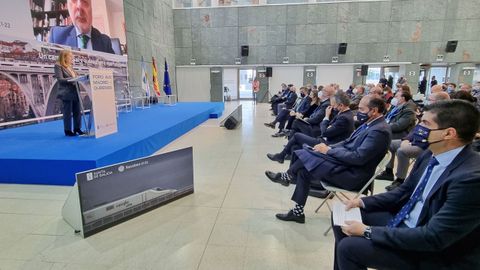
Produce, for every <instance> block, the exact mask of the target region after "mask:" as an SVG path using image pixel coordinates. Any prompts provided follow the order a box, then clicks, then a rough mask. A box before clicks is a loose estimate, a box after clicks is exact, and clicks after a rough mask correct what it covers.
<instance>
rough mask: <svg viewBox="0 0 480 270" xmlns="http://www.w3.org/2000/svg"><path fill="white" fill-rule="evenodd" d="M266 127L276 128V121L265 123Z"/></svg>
mask: <svg viewBox="0 0 480 270" xmlns="http://www.w3.org/2000/svg"><path fill="white" fill-rule="evenodd" d="M263 124H264V125H265V126H266V127H269V128H273V129H275V124H274V123H263Z"/></svg>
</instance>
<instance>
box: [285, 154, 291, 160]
mask: <svg viewBox="0 0 480 270" xmlns="http://www.w3.org/2000/svg"><path fill="white" fill-rule="evenodd" d="M284 160H292V155H286V156H285V158H284Z"/></svg>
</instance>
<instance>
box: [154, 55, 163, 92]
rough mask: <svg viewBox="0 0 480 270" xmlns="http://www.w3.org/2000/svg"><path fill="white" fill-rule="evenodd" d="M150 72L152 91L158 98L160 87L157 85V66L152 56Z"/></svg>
mask: <svg viewBox="0 0 480 270" xmlns="http://www.w3.org/2000/svg"><path fill="white" fill-rule="evenodd" d="M152 72H153V90H155V93H157V96H160V94H161V93H160V85H159V84H158V74H157V65H156V64H155V58H154V57H153V56H152Z"/></svg>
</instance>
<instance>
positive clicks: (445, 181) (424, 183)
mask: <svg viewBox="0 0 480 270" xmlns="http://www.w3.org/2000/svg"><path fill="white" fill-rule="evenodd" d="M479 119H480V116H479V112H478V111H477V110H476V109H475V107H474V106H472V105H471V104H469V103H467V102H464V101H459V100H452V101H442V102H437V103H435V104H432V105H429V106H426V108H425V113H424V115H423V118H422V122H421V124H419V125H418V126H417V127H416V128H415V133H414V142H415V143H416V144H417V145H419V146H420V147H422V148H425V149H428V150H427V151H425V152H424V154H423V155H422V156H421V157H419V159H418V160H417V162H416V163H415V165H414V167H413V169H412V172H411V173H410V176H409V178H408V180H407V181H405V183H404V184H402V185H401V186H399V187H398V188H396V189H395V190H393V191H390V192H387V193H383V194H378V195H375V196H371V197H364V198H357V199H354V200H350V201H348V202H347V203H346V209H350V208H354V207H358V208H360V211H361V213H362V220H363V223H365V224H362V223H361V222H357V221H347V222H346V225H345V226H343V227H337V226H334V234H335V251H336V254H335V262H334V264H335V269H349V270H350V269H367V268H375V269H387V268H388V269H402V270H403V269H480V260H479V259H478V258H479V256H480V248H478V240H479V239H480V207H478V206H479V205H480V196H478V194H480V167H479V166H478V164H479V163H480V157H479V155H478V153H475V152H473V151H472V149H471V147H470V143H471V142H472V139H473V138H474V136H475V133H477V131H478V130H479ZM367 225H368V226H367Z"/></svg>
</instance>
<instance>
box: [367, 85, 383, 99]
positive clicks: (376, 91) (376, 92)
mask: <svg viewBox="0 0 480 270" xmlns="http://www.w3.org/2000/svg"><path fill="white" fill-rule="evenodd" d="M368 95H370V96H373V97H376V98H382V96H383V89H382V88H380V87H378V86H375V87H373V88H371V89H370V91H368Z"/></svg>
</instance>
